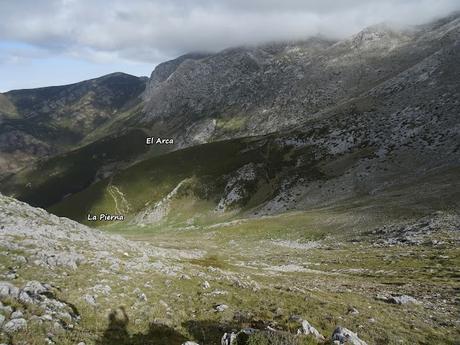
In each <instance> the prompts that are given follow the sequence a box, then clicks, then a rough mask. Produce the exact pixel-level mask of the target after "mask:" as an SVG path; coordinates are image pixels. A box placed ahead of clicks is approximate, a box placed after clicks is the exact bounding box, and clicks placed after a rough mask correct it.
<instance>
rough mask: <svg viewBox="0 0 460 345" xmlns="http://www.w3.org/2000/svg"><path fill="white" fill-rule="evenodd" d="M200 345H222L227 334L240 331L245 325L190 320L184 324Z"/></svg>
mask: <svg viewBox="0 0 460 345" xmlns="http://www.w3.org/2000/svg"><path fill="white" fill-rule="evenodd" d="M182 326H183V327H184V328H185V329H187V331H188V333H189V334H190V335H191V336H192V338H193V339H195V340H196V341H197V342H198V343H199V344H202V345H213V344H220V342H221V339H222V336H223V334H224V333H226V332H231V331H239V330H240V329H241V328H242V327H243V325H241V324H240V323H237V322H233V321H232V322H230V323H222V322H217V321H214V320H189V321H186V322H184V323H183V324H182Z"/></svg>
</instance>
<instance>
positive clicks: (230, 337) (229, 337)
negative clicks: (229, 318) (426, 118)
mask: <svg viewBox="0 0 460 345" xmlns="http://www.w3.org/2000/svg"><path fill="white" fill-rule="evenodd" d="M236 337H237V335H236V333H234V332H230V333H224V335H223V336H222V339H221V340H220V344H221V345H232V344H233V343H234V342H235V340H236Z"/></svg>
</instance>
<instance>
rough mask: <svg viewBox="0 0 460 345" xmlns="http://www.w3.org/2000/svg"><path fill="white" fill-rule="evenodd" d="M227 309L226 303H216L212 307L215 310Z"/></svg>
mask: <svg viewBox="0 0 460 345" xmlns="http://www.w3.org/2000/svg"><path fill="white" fill-rule="evenodd" d="M227 309H228V305H226V304H218V305H216V306H215V307H214V310H215V311H217V312H223V311H225V310H227Z"/></svg>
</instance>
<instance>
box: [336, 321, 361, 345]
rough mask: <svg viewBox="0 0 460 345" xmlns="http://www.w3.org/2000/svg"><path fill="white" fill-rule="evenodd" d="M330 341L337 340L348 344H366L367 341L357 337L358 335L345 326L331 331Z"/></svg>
mask: <svg viewBox="0 0 460 345" xmlns="http://www.w3.org/2000/svg"><path fill="white" fill-rule="evenodd" d="M332 341H334V342H335V341H338V343H339V344H348V345H367V343H366V342H365V341H363V340H361V339H359V338H358V335H357V334H356V333H354V332H352V331H350V330H349V329H347V328H345V327H340V326H339V327H337V328H336V329H335V330H334V332H333V333H332Z"/></svg>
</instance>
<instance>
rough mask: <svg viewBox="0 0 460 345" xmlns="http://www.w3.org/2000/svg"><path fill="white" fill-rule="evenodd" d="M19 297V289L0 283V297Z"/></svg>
mask: <svg viewBox="0 0 460 345" xmlns="http://www.w3.org/2000/svg"><path fill="white" fill-rule="evenodd" d="M18 295H19V289H18V288H17V287H16V286H14V285H13V284H11V283H8V282H0V297H3V298H6V297H12V298H17V297H18Z"/></svg>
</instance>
